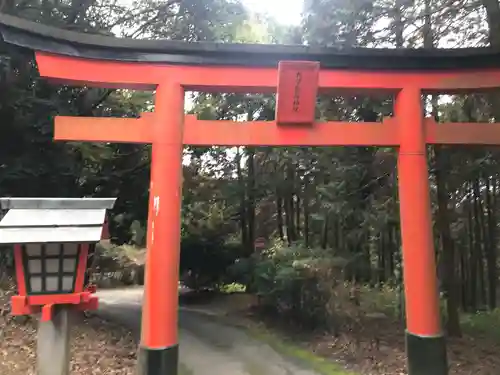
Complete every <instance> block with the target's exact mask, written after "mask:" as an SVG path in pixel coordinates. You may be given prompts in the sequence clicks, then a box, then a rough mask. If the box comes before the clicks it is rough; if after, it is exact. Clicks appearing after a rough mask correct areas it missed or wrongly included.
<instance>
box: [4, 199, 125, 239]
mask: <svg viewBox="0 0 500 375" xmlns="http://www.w3.org/2000/svg"><path fill="white" fill-rule="evenodd" d="M115 201H116V198H0V208H1V209H3V210H8V211H7V213H6V214H5V216H4V217H3V218H2V219H1V220H0V244H27V243H68V242H77V243H95V242H99V241H100V239H101V234H102V227H103V225H104V220H105V217H106V210H107V209H111V208H113V205H114V203H115Z"/></svg>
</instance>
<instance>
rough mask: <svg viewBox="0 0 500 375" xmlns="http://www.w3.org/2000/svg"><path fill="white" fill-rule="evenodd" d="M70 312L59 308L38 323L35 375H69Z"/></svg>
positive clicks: (62, 307)
mask: <svg viewBox="0 0 500 375" xmlns="http://www.w3.org/2000/svg"><path fill="white" fill-rule="evenodd" d="M70 323H71V311H70V310H69V309H68V308H65V307H64V306H61V307H59V308H57V309H56V311H54V315H53V319H52V320H50V321H45V322H44V321H40V322H39V323H38V341H37V375H69V363H70V341H69V340H70Z"/></svg>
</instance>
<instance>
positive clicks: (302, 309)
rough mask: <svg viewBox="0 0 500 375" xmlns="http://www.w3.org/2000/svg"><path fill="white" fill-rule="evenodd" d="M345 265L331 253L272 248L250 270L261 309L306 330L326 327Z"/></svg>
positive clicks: (332, 312)
mask: <svg viewBox="0 0 500 375" xmlns="http://www.w3.org/2000/svg"><path fill="white" fill-rule="evenodd" d="M345 264H346V261H345V260H344V259H341V258H336V257H334V256H332V254H331V251H330V252H329V251H325V250H323V249H310V248H306V247H304V246H300V245H299V244H297V245H294V246H291V247H285V246H283V245H276V246H275V247H274V248H272V249H270V250H269V251H268V252H267V253H266V254H264V255H263V256H262V258H261V259H260V260H258V261H256V263H255V266H254V275H253V285H252V289H253V290H254V291H255V292H256V293H257V295H258V296H259V299H260V304H261V306H262V307H263V308H264V309H266V310H271V311H274V312H276V313H279V314H283V315H284V316H287V317H289V318H290V319H292V320H293V321H294V322H296V323H300V324H302V325H304V326H307V327H308V328H316V327H326V326H330V320H331V319H332V318H333V315H334V309H332V307H331V306H332V304H331V302H332V299H333V297H334V293H335V288H336V286H337V285H338V284H339V281H340V280H341V278H340V276H341V274H342V269H343V268H344V267H345Z"/></svg>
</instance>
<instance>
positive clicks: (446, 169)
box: [0, 0, 500, 336]
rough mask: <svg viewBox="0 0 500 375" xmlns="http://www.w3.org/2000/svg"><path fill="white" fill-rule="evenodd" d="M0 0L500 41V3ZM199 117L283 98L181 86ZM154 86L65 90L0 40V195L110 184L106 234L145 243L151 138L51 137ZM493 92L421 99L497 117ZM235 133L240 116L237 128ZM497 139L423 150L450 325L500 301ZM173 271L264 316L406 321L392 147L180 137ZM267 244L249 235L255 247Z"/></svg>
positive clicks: (207, 36)
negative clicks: (290, 16)
mask: <svg viewBox="0 0 500 375" xmlns="http://www.w3.org/2000/svg"><path fill="white" fill-rule="evenodd" d="M0 11H1V12H3V13H8V14H12V15H16V16H19V17H22V18H26V19H30V20H34V21H37V22H40V23H44V24H48V25H53V26H57V27H60V28H64V29H68V30H74V31H79V32H86V33H95V34H101V35H114V36H117V37H130V38H138V39H141V38H143V39H145V38H152V39H158V38H165V39H171V40H183V41H217V42H243V43H250V42H253V43H285V44H309V45H322V46H334V47H338V48H350V47H372V48H379V47H390V48H427V49H434V48H443V47H446V48H460V47H478V46H492V47H494V48H499V49H500V5H499V3H498V1H497V0H433V1H431V0H321V1H320V0H306V1H305V3H304V9H303V16H302V22H301V24H300V25H296V26H288V25H287V26H285V25H282V24H279V23H277V22H276V21H275V20H273V19H272V18H271V17H269V15H266V14H256V13H253V12H251V11H250V10H249V9H247V8H245V6H244V5H243V4H242V3H241V2H240V1H238V0H163V1H158V0H134V1H133V2H130V4H128V3H124V2H120V1H118V0H86V1H77V0H2V1H1V2H0ZM186 95H187V101H186V103H187V104H188V105H187V108H186V111H187V112H189V113H195V114H197V115H198V116H199V118H202V119H213V120H224V119H237V120H248V121H257V120H272V119H273V118H274V105H275V98H274V96H273V95H259V94H235V93H228V94H210V93H204V92H189V93H187V94H186ZM153 96H154V93H153V92H143V91H131V90H112V89H96V88H89V87H71V86H58V85H55V84H53V83H49V82H46V81H45V80H42V79H40V78H39V77H38V75H37V70H36V65H35V62H34V59H33V56H31V55H30V54H27V53H25V52H23V51H19V50H17V49H15V48H13V47H11V46H9V45H7V44H4V43H3V42H0V196H28V197H35V196H38V197H52V196H59V197H84V196H86V197H117V198H118V200H117V203H116V205H115V207H114V209H113V212H112V216H111V220H110V225H111V235H112V239H113V242H114V243H116V244H131V245H134V246H139V247H144V246H145V229H144V228H146V221H147V205H148V189H149V171H150V169H149V161H150V146H149V145H143V144H91V143H79V142H67V143H63V142H61V143H57V142H54V141H53V117H54V116H55V115H56V114H59V115H73V116H114V117H137V116H139V115H140V113H141V112H147V111H152V110H154V104H153ZM392 99H393V98H392V97H390V96H388V97H380V96H377V97H370V96H358V95H356V96H348V95H344V96H335V97H331V96H330V97H329V96H322V97H320V98H319V101H318V107H317V112H318V118H319V119H321V120H343V121H355V122H364V121H381V120H382V118H383V117H384V116H389V115H391V114H392V111H393V101H392ZM499 100H500V95H499V94H498V93H496V92H486V93H482V92H477V93H467V94H460V95H446V96H445V95H440V96H428V97H427V98H426V111H427V114H426V115H427V116H429V117H434V118H436V119H437V121H454V122H477V123H478V125H477V126H481V123H488V122H494V121H495V120H496V121H498V119H499V117H500V112H499V111H500V106H499V105H498V103H499ZM235 131H237V129H235ZM497 155H498V156H500V153H499V150H498V148H496V147H456V146H454V147H450V146H432V147H429V149H428V161H429V170H430V183H431V199H432V211H433V226H434V234H435V236H434V239H435V248H436V259H437V270H436V272H437V274H438V276H439V282H440V285H439V286H440V295H441V298H442V310H443V316H444V318H445V323H446V330H447V333H448V335H450V336H461V335H462V328H463V327H462V326H463V317H464V316H469V315H470V314H479V313H481V314H484V313H485V312H488V311H489V312H495V310H496V308H497V303H498V295H499V290H498V276H499V275H498V246H499V243H498V238H499V234H500V233H499V230H498V226H499V221H500V202H499V201H498V199H499V198H500V176H499V174H500V165H499V163H498V162H497V160H496V156H497ZM183 175H184V186H183V198H182V199H183V201H182V228H181V231H182V244H181V247H182V251H181V277H182V280H183V281H184V282H185V283H186V284H187V285H189V286H192V287H194V288H204V287H220V286H222V285H230V284H233V285H234V284H237V285H241V286H243V287H244V288H245V289H246V290H247V291H251V292H252V293H255V294H257V295H258V296H259V301H260V304H261V306H262V307H263V308H265V309H267V310H269V311H270V312H274V313H280V314H283V316H288V317H289V318H290V319H291V320H292V321H294V322H297V323H298V324H300V325H302V326H304V327H309V328H315V329H316V328H318V327H325V328H328V329H333V330H336V329H340V328H339V324H338V322H339V319H338V316H339V315H340V313H345V312H346V311H347V310H348V309H347V307H346V304H353V305H357V306H364V307H366V308H367V309H369V307H368V305H370V306H372V308H373V309H377V310H381V311H383V312H384V313H385V314H391V315H394V316H397V317H399V318H401V319H403V318H404V295H403V280H402V272H401V240H400V223H399V204H398V195H397V191H398V189H397V183H398V182H397V171H396V153H395V150H394V149H391V148H369V147H363V148H355V147H351V148H347V147H315V148H311V147H287V148H274V147H233V148H225V147H196V148H194V147H186V148H185V150H184V163H183ZM256 244H257V245H259V246H256Z"/></svg>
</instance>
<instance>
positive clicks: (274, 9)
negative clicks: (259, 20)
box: [243, 0, 304, 25]
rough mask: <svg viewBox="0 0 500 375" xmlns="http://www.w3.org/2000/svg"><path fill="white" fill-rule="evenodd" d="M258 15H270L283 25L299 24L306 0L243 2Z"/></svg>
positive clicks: (253, 0) (249, 0)
mask: <svg viewBox="0 0 500 375" xmlns="http://www.w3.org/2000/svg"><path fill="white" fill-rule="evenodd" d="M243 3H244V4H245V5H246V6H247V7H248V8H249V9H250V10H252V11H254V12H256V13H268V14H269V15H270V16H272V17H273V18H275V19H276V21H278V22H279V23H282V24H288V25H290V24H292V25H293V24H295V25H296V24H299V23H300V19H301V17H300V16H301V12H302V5H303V3H304V0H243Z"/></svg>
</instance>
